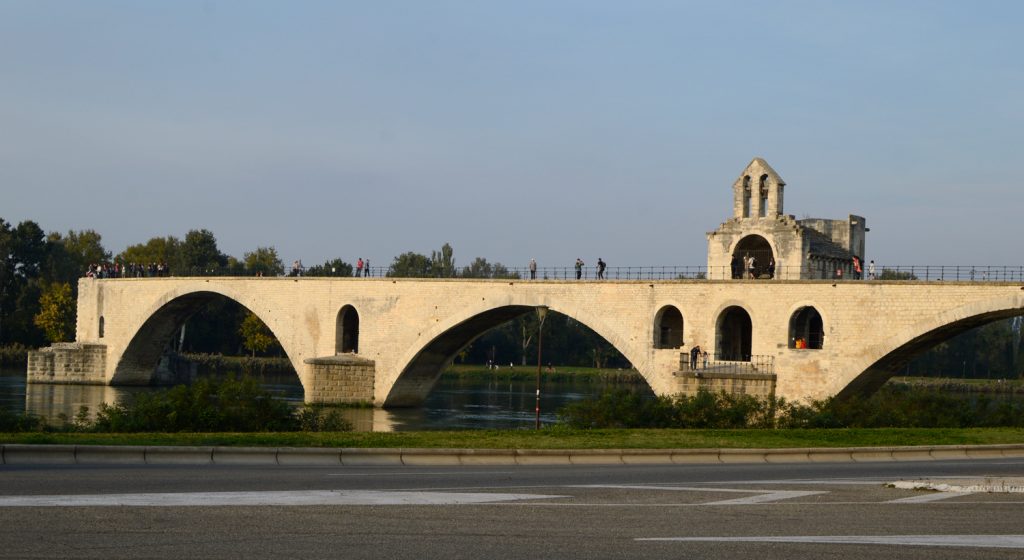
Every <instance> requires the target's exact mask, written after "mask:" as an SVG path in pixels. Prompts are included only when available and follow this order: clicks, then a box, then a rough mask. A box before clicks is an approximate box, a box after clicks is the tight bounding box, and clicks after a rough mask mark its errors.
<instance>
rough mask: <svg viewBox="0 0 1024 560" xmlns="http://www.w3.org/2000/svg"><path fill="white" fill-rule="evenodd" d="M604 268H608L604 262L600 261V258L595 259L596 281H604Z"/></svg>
mask: <svg viewBox="0 0 1024 560" xmlns="http://www.w3.org/2000/svg"><path fill="white" fill-rule="evenodd" d="M606 266H608V265H607V264H605V262H604V261H603V260H601V257H597V279H598V280H604V269H605V267H606Z"/></svg>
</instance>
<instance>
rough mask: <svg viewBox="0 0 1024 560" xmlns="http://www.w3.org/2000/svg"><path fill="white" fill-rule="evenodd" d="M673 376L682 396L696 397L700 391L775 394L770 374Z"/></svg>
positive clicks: (757, 395) (682, 372) (763, 395)
mask: <svg viewBox="0 0 1024 560" xmlns="http://www.w3.org/2000/svg"><path fill="white" fill-rule="evenodd" d="M673 375H674V376H675V377H676V379H677V380H678V382H679V391H678V392H680V393H683V394H684V395H690V396H693V395H696V394H697V392H698V391H700V390H701V389H703V390H705V391H709V392H712V393H720V392H725V393H728V394H730V395H752V396H755V397H770V396H772V395H774V394H775V376H774V375H770V374H758V373H714V372H706V373H702V374H701V375H700V376H697V375H695V374H694V373H693V372H691V371H677V372H675V373H674V374H673Z"/></svg>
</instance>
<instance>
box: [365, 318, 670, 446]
mask: <svg viewBox="0 0 1024 560" xmlns="http://www.w3.org/2000/svg"><path fill="white" fill-rule="evenodd" d="M538 333H541V337H540V338H541V339H542V342H541V343H540V344H539V346H540V347H541V356H540V358H541V377H542V394H543V396H542V403H541V408H542V415H545V414H548V415H552V416H551V418H552V420H553V418H554V417H553V414H554V412H555V411H556V410H557V408H559V407H560V406H559V405H555V404H554V403H555V402H556V401H557V400H558V399H562V400H563V401H570V400H579V399H582V398H586V397H588V396H589V397H596V396H598V395H599V394H600V393H601V391H603V389H604V388H606V386H607V385H606V384H616V385H621V386H622V387H623V388H629V390H636V391H640V392H643V393H644V394H645V395H646V394H650V395H653V392H652V390H651V388H650V386H649V385H648V383H647V380H646V379H644V378H643V376H642V375H640V374H639V373H638V372H636V371H635V370H632V367H631V364H630V362H629V361H628V360H627V358H626V357H625V356H624V355H623V354H622V353H621V352H620V351H619V350H618V349H617V348H616V347H615V346H614V345H613V344H612V343H611V342H609V341H608V340H606V339H605V338H604V337H603V336H602V335H601V334H599V333H597V332H596V331H594V330H592V329H590V328H589V327H587V325H585V324H583V323H582V322H580V321H577V320H576V319H574V318H573V317H570V316H568V315H564V314H562V313H559V312H558V311H556V310H554V309H550V310H549V311H548V313H547V315H546V318H545V320H544V323H543V328H539V318H538V315H537V312H536V308H535V307H533V306H526V305H509V306H504V307H498V308H494V309H490V310H487V311H483V312H481V313H478V314H477V315H474V316H472V317H468V318H466V319H465V320H463V321H462V322H460V323H458V324H455V325H454V326H452V327H450V328H448V329H447V330H446V331H444V332H441V333H440V334H436V335H434V336H433V338H432V339H431V340H430V342H428V343H427V344H426V345H425V346H423V347H422V348H421V349H419V350H418V352H417V353H416V354H415V356H413V357H411V359H409V360H408V362H407V363H406V365H405V367H404V369H403V370H402V372H401V374H400V375H399V376H398V379H397V380H396V381H395V383H394V385H393V386H392V387H391V390H390V392H389V393H388V395H387V397H386V398H385V400H384V403H383V406H384V407H385V408H409V407H419V406H423V405H426V406H428V407H433V406H435V405H436V401H435V399H438V398H445V399H448V400H450V401H461V400H462V399H464V398H466V396H467V394H468V393H471V392H474V393H476V395H477V397H478V400H477V402H476V403H474V405H473V407H474V408H473V409H471V410H466V411H465V414H466V416H467V417H471V416H478V417H480V419H481V422H484V423H485V422H488V421H489V420H487V419H486V417H487V416H489V415H490V413H489V412H487V411H489V410H493V411H495V412H496V413H500V414H505V415H506V417H507V418H508V419H509V420H510V421H515V418H516V415H518V414H521V412H522V411H528V416H529V418H528V420H529V425H530V426H532V424H533V413H534V410H535V409H534V405H535V403H534V400H535V396H536V395H535V390H536V387H535V386H534V385H535V374H536V373H537V367H538V362H537V360H538V353H537V350H538ZM481 370H482V371H481ZM602 370H603V371H602ZM460 371H462V372H466V373H465V374H464V375H463V374H460V373H458V372H460ZM446 372H452V374H453V375H448V374H447V373H446ZM524 373H525V375H524ZM577 373H579V374H581V375H579V376H577V375H576V374H577ZM597 373H602V375H601V378H602V380H603V382H602V383H601V384H596V385H588V384H586V383H585V382H584V381H583V380H584V379H586V377H587V376H590V375H594V374H597ZM442 374H445V375H444V376H442ZM567 374H568V375H567ZM489 380H490V381H489ZM478 381H483V382H484V385H483V386H482V387H481V386H480V385H479V384H478ZM488 383H489V384H488ZM485 398H486V399H492V400H489V401H485V400H484V399H485ZM510 407H511V408H510ZM546 421H547V420H545V422H546ZM519 427H522V426H519Z"/></svg>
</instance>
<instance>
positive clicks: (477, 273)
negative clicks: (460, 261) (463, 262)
mask: <svg viewBox="0 0 1024 560" xmlns="http://www.w3.org/2000/svg"><path fill="white" fill-rule="evenodd" d="M460 276H461V277H462V278H519V275H518V274H516V273H513V272H511V271H509V269H508V267H506V266H505V265H503V264H501V263H494V264H491V263H489V262H487V259H485V258H483V257H477V258H475V259H473V262H471V263H469V266H465V267H462V273H461V274H460Z"/></svg>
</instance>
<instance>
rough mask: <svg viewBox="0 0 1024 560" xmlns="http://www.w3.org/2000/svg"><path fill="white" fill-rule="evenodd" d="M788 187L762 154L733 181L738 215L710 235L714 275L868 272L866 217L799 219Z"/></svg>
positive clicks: (806, 276) (761, 276) (762, 276)
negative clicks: (791, 209) (786, 201)
mask: <svg viewBox="0 0 1024 560" xmlns="http://www.w3.org/2000/svg"><path fill="white" fill-rule="evenodd" d="M785 186H786V182H785V181H783V180H782V177H780V176H779V174H778V173H776V172H775V170H774V169H772V167H771V166H770V165H768V162H766V161H765V160H763V159H761V158H759V157H758V158H754V159H753V161H751V162H750V164H749V165H747V168H746V169H744V170H743V173H740V176H739V178H738V179H736V182H735V183H733V185H732V194H733V199H732V200H733V204H732V206H733V214H732V217H731V218H729V219H728V220H727V221H725V222H723V223H722V225H721V226H719V227H718V229H716V230H715V231H712V232H709V233H708V234H707V236H708V278H710V279H712V280H716V279H729V278H732V279H741V278H751V277H752V278H758V279H781V280H801V279H823V278H856V277H858V276H860V275H862V274H863V272H864V271H863V268H864V262H865V261H864V237H865V233H866V232H867V231H868V228H867V227H866V223H865V220H864V218H863V217H862V216H855V215H853V214H850V215H849V217H848V218H847V219H845V220H831V219H823V218H805V219H801V220H797V219H796V217H795V216H793V215H792V214H785V213H784V210H783V192H784V189H785ZM858 268H860V269H861V271H858Z"/></svg>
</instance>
